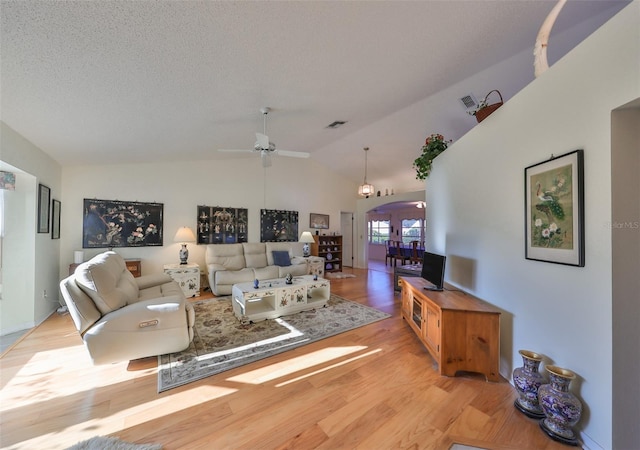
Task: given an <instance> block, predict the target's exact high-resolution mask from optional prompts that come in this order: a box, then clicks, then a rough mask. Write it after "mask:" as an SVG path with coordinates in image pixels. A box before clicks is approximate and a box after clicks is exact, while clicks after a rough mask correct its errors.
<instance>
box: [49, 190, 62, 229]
mask: <svg viewBox="0 0 640 450" xmlns="http://www.w3.org/2000/svg"><path fill="white" fill-rule="evenodd" d="M61 206H62V205H61V203H60V201H58V200H56V199H53V200H52V201H51V239H60V207H61Z"/></svg>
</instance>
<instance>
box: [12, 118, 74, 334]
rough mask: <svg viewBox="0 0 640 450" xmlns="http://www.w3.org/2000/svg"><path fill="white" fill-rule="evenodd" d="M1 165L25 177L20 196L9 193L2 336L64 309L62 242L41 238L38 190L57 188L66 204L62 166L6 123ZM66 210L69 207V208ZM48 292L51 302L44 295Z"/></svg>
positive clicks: (18, 182) (53, 194)
mask: <svg viewBox="0 0 640 450" xmlns="http://www.w3.org/2000/svg"><path fill="white" fill-rule="evenodd" d="M0 150H1V153H0V161H1V162H2V164H8V165H10V166H11V167H14V168H16V169H18V170H20V171H22V172H23V173H19V174H18V176H17V179H16V185H17V186H16V191H13V192H7V195H6V196H5V200H6V201H8V203H5V206H7V208H8V209H7V213H8V214H7V216H6V217H5V221H6V223H5V225H6V236H5V239H4V241H5V242H4V250H5V251H4V254H3V256H2V257H3V275H4V276H3V298H2V302H1V303H0V313H1V314H0V317H2V319H1V321H0V328H1V330H2V331H1V333H2V334H6V333H11V332H13V331H17V330H21V329H26V328H30V327H32V326H34V325H36V324H38V323H40V322H42V321H43V320H44V319H45V318H46V317H48V316H49V315H50V314H51V312H53V311H55V309H56V308H57V307H58V306H59V303H58V281H59V278H58V272H59V266H58V264H59V248H60V241H59V240H57V239H56V240H54V239H51V233H46V234H45V233H37V232H36V231H37V229H36V219H35V218H36V217H37V215H36V209H37V197H36V195H37V184H38V183H42V184H44V185H46V186H48V187H49V188H51V198H55V199H57V200H60V199H61V189H60V185H61V180H60V176H61V169H60V165H59V164H58V163H56V162H55V161H54V160H53V159H51V158H50V157H49V156H48V155H46V154H45V153H44V152H42V151H41V150H40V149H39V148H37V147H35V146H34V145H33V144H32V143H31V142H29V141H27V140H26V139H24V138H23V137H22V136H20V135H19V134H18V133H16V132H15V131H14V130H13V129H11V128H10V127H8V126H7V125H6V124H5V123H4V122H0ZM63 208H64V206H63ZM45 290H46V292H47V298H44V296H43V292H44V291H45Z"/></svg>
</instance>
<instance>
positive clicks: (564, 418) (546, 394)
mask: <svg viewBox="0 0 640 450" xmlns="http://www.w3.org/2000/svg"><path fill="white" fill-rule="evenodd" d="M546 369H547V372H549V378H550V381H551V383H549V384H543V385H542V386H540V388H539V389H538V401H539V402H540V406H541V407H542V410H543V411H544V415H545V418H544V419H542V420H541V421H540V428H542V430H543V431H544V432H545V433H547V434H548V435H549V437H551V438H552V439H554V440H556V441H559V442H562V443H563V444H569V445H578V444H579V441H578V438H577V436H576V433H575V432H574V431H573V428H572V427H573V426H574V425H575V424H576V423H578V421H579V420H580V416H581V415H582V403H581V402H580V400H578V398H577V397H576V396H575V395H573V393H571V392H570V391H569V384H570V383H571V380H573V379H574V378H575V377H576V374H575V373H573V372H572V371H570V370H568V369H563V368H561V367H558V366H546Z"/></svg>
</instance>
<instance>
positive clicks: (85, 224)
mask: <svg viewBox="0 0 640 450" xmlns="http://www.w3.org/2000/svg"><path fill="white" fill-rule="evenodd" d="M163 208H164V205H163V204H162V203H141V202H126V201H119V200H96V199H87V198H85V199H84V216H83V219H82V248H104V247H107V248H111V247H146V246H161V245H162V213H163Z"/></svg>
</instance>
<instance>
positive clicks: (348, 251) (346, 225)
mask: <svg viewBox="0 0 640 450" xmlns="http://www.w3.org/2000/svg"><path fill="white" fill-rule="evenodd" d="M340 234H342V265H343V266H344V267H351V268H353V242H354V240H353V213H352V212H340Z"/></svg>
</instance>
